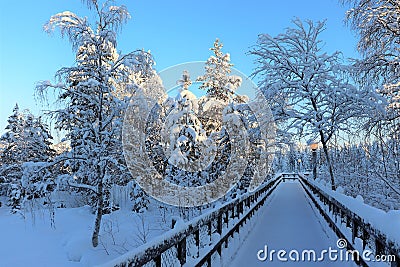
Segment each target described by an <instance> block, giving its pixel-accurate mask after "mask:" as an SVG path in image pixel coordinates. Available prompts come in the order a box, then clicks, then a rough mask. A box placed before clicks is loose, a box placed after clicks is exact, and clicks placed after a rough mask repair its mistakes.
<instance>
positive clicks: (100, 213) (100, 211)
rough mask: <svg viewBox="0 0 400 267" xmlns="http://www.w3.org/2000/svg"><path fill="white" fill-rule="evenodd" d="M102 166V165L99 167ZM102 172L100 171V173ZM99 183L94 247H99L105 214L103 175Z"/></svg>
mask: <svg viewBox="0 0 400 267" xmlns="http://www.w3.org/2000/svg"><path fill="white" fill-rule="evenodd" d="M98 168H100V167H98ZM99 174H100V173H99ZM100 177H101V179H99V184H98V185H97V197H98V200H97V210H96V220H95V222H94V230H93V235H92V245H93V247H97V246H98V245H99V233H100V225H101V218H102V216H103V208H104V207H103V206H104V199H103V176H102V175H101V176H100Z"/></svg>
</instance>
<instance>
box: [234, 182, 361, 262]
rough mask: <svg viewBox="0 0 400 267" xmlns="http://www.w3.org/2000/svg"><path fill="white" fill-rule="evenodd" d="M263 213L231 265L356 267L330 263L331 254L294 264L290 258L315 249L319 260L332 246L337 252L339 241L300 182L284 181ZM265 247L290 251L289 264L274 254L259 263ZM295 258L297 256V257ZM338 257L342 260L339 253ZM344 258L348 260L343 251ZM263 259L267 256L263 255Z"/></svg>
mask: <svg viewBox="0 0 400 267" xmlns="http://www.w3.org/2000/svg"><path fill="white" fill-rule="evenodd" d="M260 212H261V216H260V217H259V221H258V222H257V224H256V225H255V227H254V229H253V230H252V231H251V232H250V233H249V235H248V237H247V239H246V240H245V241H244V243H243V244H242V246H241V248H240V249H239V251H238V252H237V253H236V255H235V256H234V260H233V262H231V264H229V266H232V267H236V266H237V267H243V266H249V267H250V266H251V267H253V266H274V267H279V266H324V267H330V266H332V267H336V266H337V267H347V266H356V265H355V264H354V263H352V262H345V261H344V262H343V261H342V262H340V261H336V262H334V261H330V260H329V255H328V254H325V255H324V258H325V260H324V261H323V262H301V261H298V262H295V261H292V260H290V259H289V252H290V251H291V250H297V251H299V253H300V260H301V253H302V252H303V250H315V251H316V257H317V258H318V257H320V255H321V251H322V250H324V249H326V250H328V249H329V247H331V248H332V249H335V250H337V249H338V248H337V246H336V242H337V239H338V238H337V237H336V235H335V234H334V233H333V232H332V230H331V229H330V228H329V227H328V226H327V225H326V223H325V222H324V221H321V220H322V219H320V217H319V216H317V215H316V212H317V211H316V208H315V207H312V205H311V204H310V203H309V200H308V199H307V197H306V194H305V192H304V189H303V188H302V187H301V185H300V183H299V182H298V181H293V182H288V181H287V182H282V183H281V184H280V185H279V186H278V187H277V188H276V190H275V192H274V193H273V194H272V195H271V199H270V200H269V203H267V204H266V205H264V207H263V208H262V210H260ZM265 245H267V246H268V254H269V253H270V251H271V250H273V249H274V250H276V251H279V250H280V249H284V250H285V251H287V254H286V255H284V257H285V258H287V259H288V261H287V262H282V261H278V256H277V253H275V254H274V255H273V261H272V262H271V261H270V259H267V260H265V261H263V262H262V261H260V260H258V259H257V252H258V251H259V250H262V249H264V246H265ZM292 255H293V256H295V254H292ZM333 255H334V254H333ZM336 255H338V256H339V257H340V253H336ZM343 255H344V256H343V257H344V258H345V253H344V251H343ZM260 256H261V257H262V256H264V253H263V254H261V255H260ZM306 258H307V257H306Z"/></svg>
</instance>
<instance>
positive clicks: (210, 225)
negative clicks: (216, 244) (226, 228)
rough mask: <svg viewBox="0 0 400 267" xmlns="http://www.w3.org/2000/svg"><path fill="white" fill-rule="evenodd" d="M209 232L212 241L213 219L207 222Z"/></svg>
mask: <svg viewBox="0 0 400 267" xmlns="http://www.w3.org/2000/svg"><path fill="white" fill-rule="evenodd" d="M207 228H208V229H207V230H208V231H207V232H208V236H209V237H210V243H211V242H212V229H211V228H212V222H211V221H209V222H208V223H207Z"/></svg>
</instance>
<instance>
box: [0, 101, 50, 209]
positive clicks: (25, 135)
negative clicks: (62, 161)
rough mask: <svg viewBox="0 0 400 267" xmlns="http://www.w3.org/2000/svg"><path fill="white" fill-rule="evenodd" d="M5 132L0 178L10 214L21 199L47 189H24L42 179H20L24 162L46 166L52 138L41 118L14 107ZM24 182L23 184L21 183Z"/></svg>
mask: <svg viewBox="0 0 400 267" xmlns="http://www.w3.org/2000/svg"><path fill="white" fill-rule="evenodd" d="M5 129H6V133H5V134H4V135H3V136H2V137H1V141H2V143H3V144H4V145H5V147H4V149H3V150H2V152H1V157H0V158H1V162H2V164H1V167H0V175H1V176H2V180H3V182H4V184H5V186H4V187H5V188H7V190H5V191H6V192H7V193H6V194H7V196H8V198H9V206H10V207H11V211H12V212H13V213H15V212H17V211H18V210H19V209H20V208H21V204H22V201H23V199H24V198H25V199H28V198H30V199H31V198H33V197H38V196H39V195H43V194H42V193H38V191H42V192H44V190H48V189H50V188H47V187H46V188H43V187H41V188H40V189H38V190H36V191H35V190H33V191H32V190H27V188H28V187H30V186H31V182H34V183H39V182H41V181H42V178H43V179H44V177H43V173H42V176H35V178H33V176H30V177H29V179H28V180H26V179H25V180H24V179H23V174H24V172H25V171H26V168H27V166H28V165H26V164H25V163H27V162H35V163H37V164H39V163H40V164H42V165H43V164H45V163H46V162H48V160H49V159H50V158H51V157H52V156H53V153H54V151H53V150H52V149H51V147H50V145H51V141H50V140H51V139H52V137H51V135H50V133H49V130H48V126H47V125H46V124H44V123H42V121H41V119H40V118H35V117H34V116H33V115H32V114H31V113H30V112H29V110H25V111H24V112H23V113H21V112H20V111H19V108H18V105H15V107H14V109H13V114H12V115H11V116H10V117H9V119H8V125H7V126H6V128H5ZM23 180H24V181H23Z"/></svg>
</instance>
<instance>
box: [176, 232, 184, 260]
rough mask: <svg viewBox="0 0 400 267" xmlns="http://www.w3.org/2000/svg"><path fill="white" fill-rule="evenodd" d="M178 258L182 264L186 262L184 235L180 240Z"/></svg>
mask: <svg viewBox="0 0 400 267" xmlns="http://www.w3.org/2000/svg"><path fill="white" fill-rule="evenodd" d="M177 250H178V260H179V262H180V263H181V265H183V264H185V263H186V237H184V238H183V239H182V240H181V241H179V242H178V247H177Z"/></svg>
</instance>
